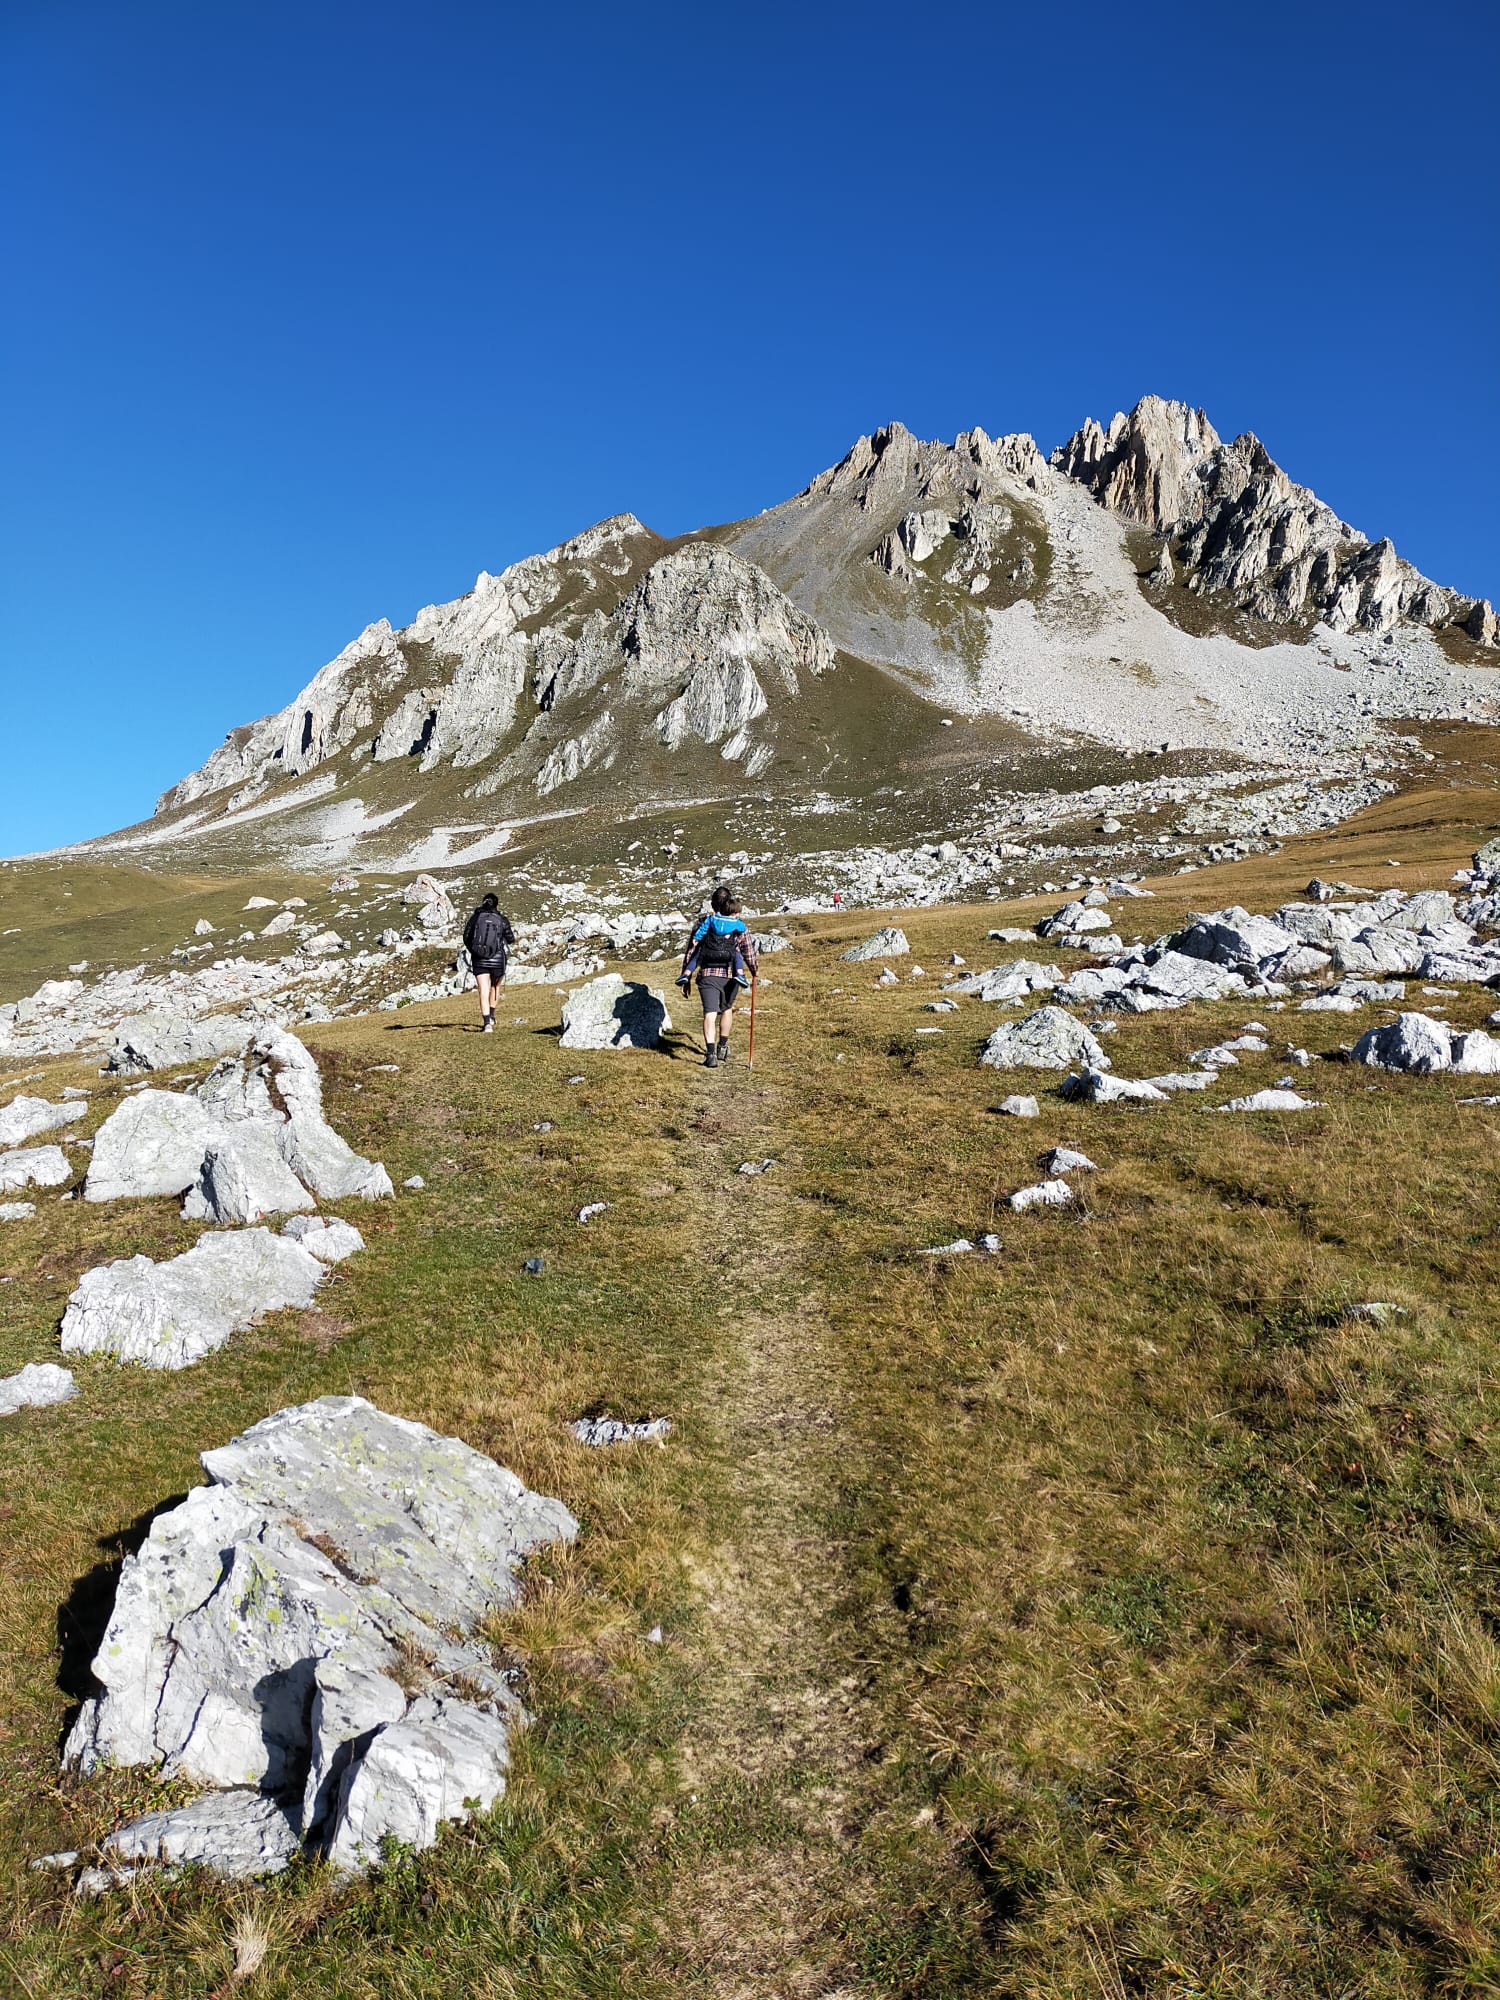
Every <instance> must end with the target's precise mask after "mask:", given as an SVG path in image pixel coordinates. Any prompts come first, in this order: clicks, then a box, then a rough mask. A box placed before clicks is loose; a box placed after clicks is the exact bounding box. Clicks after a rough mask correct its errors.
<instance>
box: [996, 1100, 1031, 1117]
mask: <svg viewBox="0 0 1500 2000" xmlns="http://www.w3.org/2000/svg"><path fill="white" fill-rule="evenodd" d="M996 1109H997V1110H998V1111H999V1112H1000V1114H1001V1116H1002V1117H1004V1118H1040V1116H1041V1115H1042V1109H1041V1106H1040V1105H1039V1104H1038V1103H1037V1101H1036V1099H1035V1098H1034V1097H1023V1096H1015V1097H1007V1098H1006V1099H1005V1101H1004V1102H1003V1103H1002V1104H1000V1105H998V1106H997V1107H996Z"/></svg>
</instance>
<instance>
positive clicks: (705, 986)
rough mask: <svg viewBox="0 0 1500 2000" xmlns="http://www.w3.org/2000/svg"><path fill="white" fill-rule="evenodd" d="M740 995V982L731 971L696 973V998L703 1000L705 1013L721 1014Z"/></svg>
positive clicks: (725, 1011)
mask: <svg viewBox="0 0 1500 2000" xmlns="http://www.w3.org/2000/svg"><path fill="white" fill-rule="evenodd" d="M739 995H740V982H739V981H738V980H737V979H736V978H735V976H734V974H733V973H731V972H700V973H699V974H698V998H699V999H700V1000H701V1001H702V1002H703V1011H704V1013H705V1014H723V1013H727V1011H728V1010H729V1009H730V1008H731V1007H732V1006H733V1005H734V1003H735V1001H736V1000H737V999H738V998H739Z"/></svg>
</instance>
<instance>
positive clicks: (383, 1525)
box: [64, 1396, 578, 1872]
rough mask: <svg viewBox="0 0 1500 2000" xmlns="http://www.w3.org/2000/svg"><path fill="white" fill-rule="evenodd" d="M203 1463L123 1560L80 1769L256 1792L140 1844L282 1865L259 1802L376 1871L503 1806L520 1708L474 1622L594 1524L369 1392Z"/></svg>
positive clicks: (276, 1421) (270, 1428) (332, 1851)
mask: <svg viewBox="0 0 1500 2000" xmlns="http://www.w3.org/2000/svg"><path fill="white" fill-rule="evenodd" d="M203 1466H204V1470H205V1471H206V1472H207V1474H208V1477H209V1481H210V1483H209V1484H208V1485H207V1486H203V1487H199V1488H198V1489H197V1490H196V1491H194V1492H193V1493H190V1494H189V1495H188V1497H187V1499H186V1500H185V1501H183V1502H182V1504H181V1505H180V1506H178V1507H175V1508H173V1509H171V1510H170V1511H169V1512H168V1513H165V1514H161V1515H158V1517H157V1518H156V1520H155V1521H154V1522H153V1523H152V1526H151V1532H150V1534H149V1536H148V1537H147V1539H146V1541H145V1543H144V1544H143V1546H142V1547H141V1549H140V1550H139V1552H138V1553H137V1554H135V1555H133V1556H131V1557H129V1558H128V1559H127V1561H126V1563H125V1566H124V1569H123V1570H122V1572H121V1576H120V1582H119V1586H118V1589H117V1591H116V1596H115V1606H114V1611H113V1614H112V1616H111V1619H110V1622H109V1625H108V1628H107V1629H106V1632H105V1635H104V1639H103V1642H102V1644H101V1646H100V1648H99V1652H98V1654H97V1656H96V1658H95V1660H94V1674H95V1677H96V1679H97V1681H98V1682H99V1683H100V1689H101V1691H100V1693H99V1694H97V1695H96V1696H94V1697H93V1698H92V1699H91V1700H89V1701H88V1702H86V1703H85V1704H84V1708H83V1711H82V1713H81V1715H80V1716H79V1719H78V1722H77V1724H76V1725H75V1727H74V1729H73V1731H72V1734H71V1735H70V1736H69V1738H68V1742H67V1745H66V1747H65V1751H64V1761H65V1763H67V1764H69V1765H72V1766H75V1767H77V1768H79V1769H80V1770H82V1771H83V1772H85V1773H89V1772H92V1771H95V1770H98V1769H100V1768H102V1767H105V1766H108V1765H111V1764H121V1765H134V1764H144V1765H149V1766H156V1767H159V1768H160V1769H162V1770H163V1772H164V1773H166V1774H169V1775H174V1776H177V1777H181V1778H186V1779H188V1780H189V1781H190V1782H196V1783H198V1784H201V1785H205V1786H211V1787H215V1788H253V1789H252V1791H251V1793H250V1796H249V1798H246V1797H245V1795H244V1793H243V1792H241V1793H240V1795H239V1796H238V1797H237V1798H236V1799H235V1801H234V1803H233V1804H229V1805H221V1806H216V1807H214V1808H212V1809H210V1808H208V1807H207V1806H206V1804H205V1802H203V1801H199V1802H197V1804H196V1805H195V1806H194V1807H193V1808H190V1809H189V1812H190V1814H193V1815H196V1817H195V1818H192V1819H191V1820H174V1821H173V1822H172V1824H170V1825H169V1826H166V1827H163V1826H161V1825H152V1826H150V1827H147V1828H145V1829H144V1830H143V1823H141V1822H137V1823H136V1825H135V1827H134V1828H133V1829H131V1830H130V1838H129V1840H128V1841H127V1842H126V1843H125V1848H126V1853H125V1855H124V1856H123V1857H122V1858H127V1859H128V1858H129V1855H130V1853H131V1852H132V1851H140V1850H143V1849H148V1848H150V1846H151V1843H152V1842H153V1841H154V1842H157V1843H162V1844H163V1845H164V1846H165V1852H166V1856H167V1858H169V1859H171V1858H177V1854H178V1850H176V1849H174V1848H173V1846H172V1845H171V1843H172V1842H185V1841H187V1840H188V1839H193V1840H195V1841H198V1842H199V1844H198V1845H197V1846H195V1847H194V1849H193V1852H192V1857H191V1858H196V1859H202V1860H205V1861H208V1862H209V1864H210V1865H214V1861H215V1856H216V1855H218V1854H221V1853H222V1854H224V1855H225V1856H226V1858H228V1859H229V1860H231V1861H232V1862H233V1866H234V1872H239V1868H240V1863H241V1858H242V1857H244V1856H245V1855H246V1853H247V1851H248V1853H249V1854H250V1856H251V1859H252V1861H253V1859H254V1856H255V1854H256V1852H257V1851H264V1852H265V1853H267V1854H269V1856H270V1857H271V1858H270V1860H269V1862H268V1864H267V1865H268V1866H272V1867H274V1866H277V1865H280V1861H278V1859H277V1858H276V1857H278V1856H280V1857H281V1858H282V1859H284V1858H285V1856H286V1855H287V1854H288V1853H289V1852H290V1851H291V1850H290V1849H289V1847H288V1845H287V1843H286V1841H285V1840H284V1838H283V1837H282V1835H281V1833H280V1830H279V1827H278V1825H277V1824H276V1822H275V1820H274V1816H273V1815H271V1814H268V1813H264V1812H255V1811H252V1810H251V1809H250V1808H251V1806H252V1804H253V1800H254V1798H255V1797H256V1796H258V1795H263V1796H265V1797H266V1798H268V1799H269V1800H270V1801H271V1802H272V1804H273V1806H274V1807H275V1808H276V1809H277V1810H279V1811H281V1812H283V1813H284V1815H285V1817H286V1820H287V1821H288V1823H289V1824H291V1825H293V1826H294V1827H295V1828H296V1829H297V1831H298V1834H299V1836H300V1839H299V1844H301V1845H305V1846H306V1847H307V1848H309V1849H310V1850H311V1851H314V1852H322V1853H327V1854H329V1855H330V1856H331V1857H332V1858H333V1860H334V1861H335V1862H336V1863H338V1864H339V1865H341V1866H345V1867H360V1866H364V1865H366V1864H367V1863H368V1862H369V1861H371V1860H373V1859H374V1858H375V1857H376V1855H377V1853H378V1850H379V1845H380V1842H381V1840H382V1839H383V1838H384V1837H385V1836H386V1835H394V1836H395V1837H396V1838H398V1839H401V1840H407V1841H411V1842H413V1843H415V1844H427V1843H429V1842H430V1841H431V1840H432V1839H433V1838H435V1836H436V1832H437V1828H438V1825H439V1823H440V1822H441V1821H442V1820H444V1819H455V1818H459V1817H461V1816H463V1814H464V1813H465V1811H466V1810H467V1803H466V1802H468V1801H471V1800H477V1801H478V1802H479V1804H480V1805H481V1806H485V1805H488V1804H490V1803H492V1802H493V1800H494V1798H495V1797H496V1796H497V1795H498V1793H499V1792H500V1790H501V1789H502V1788H503V1785H504V1776H505V1769H506V1764H507V1761H508V1752H507V1735H508V1731H509V1729H510V1728H511V1727H512V1726H513V1725H514V1723H515V1722H516V1721H517V1720H518V1719H519V1717H520V1711H519V1706H518V1704H517V1702H516V1699H515V1696H514V1694H513V1693H512V1691H511V1689H510V1687H509V1684H508V1682H507V1680H506V1678H505V1676H504V1675H503V1674H501V1673H499V1672H498V1671H497V1670H496V1668H495V1667H494V1665H493V1664H492V1661H491V1657H490V1649H489V1647H488V1645H487V1644H485V1643H484V1642H483V1641H482V1640H480V1639H478V1638H476V1636H475V1633H476V1628H477V1627H478V1625H479V1624H480V1622H481V1621H482V1620H483V1619H484V1618H485V1617H486V1616H487V1615H489V1614H491V1613H493V1612H494V1611H496V1610H500V1609H504V1608H505V1607H506V1606H508V1605H509V1604H511V1603H512V1602H513V1601H514V1598H515V1595H516V1591H517V1588H518V1572H519V1569H520V1565H521V1563H522V1562H523V1560H524V1559H525V1557H526V1556H527V1555H528V1554H529V1553H530V1552H531V1551H532V1550H533V1549H535V1548H537V1547H539V1546H540V1545H542V1544H544V1543H546V1542H550V1541H557V1540H570V1539H571V1538H572V1537H573V1535H574V1534H576V1532H577V1525H578V1524H577V1522H576V1521H575V1520H574V1518H573V1516H572V1515H571V1514H570V1513H569V1512H568V1510H567V1509H566V1508H565V1507H564V1506H562V1504H561V1503H560V1502H558V1501H556V1500H549V1499H547V1498H545V1497H543V1496H542V1495H540V1494H536V1493H530V1492H528V1491H527V1490H526V1488H525V1487H524V1486H522V1484H521V1482H520V1481H519V1480H518V1479H517V1478H516V1477H515V1475H514V1474H513V1473H511V1472H507V1471H505V1470H504V1469H503V1468H502V1467H500V1466H498V1465H496V1464H495V1463H494V1462H493V1461H492V1460H490V1459H487V1458H484V1457H482V1456H481V1455H480V1454H479V1453H478V1452H475V1451H472V1450H470V1448H469V1447H468V1446H467V1445H464V1444H461V1443H460V1442H459V1441H458V1440H456V1439H454V1438H444V1437H440V1436H439V1435H438V1434H437V1433H436V1432H433V1431H430V1430H427V1429H426V1428H425V1427H424V1426H422V1425H420V1424H415V1423H411V1422H408V1421H407V1420H405V1419H403V1418H400V1417H391V1416H387V1415H385V1414H384V1413H383V1412H381V1411H379V1410H377V1409H375V1408H374V1407H373V1406H372V1405H371V1404H369V1403H367V1402H365V1401H364V1399H363V1398H362V1397H358V1396H348V1397H343V1396H325V1397H323V1398H322V1399H321V1400H320V1401H318V1402H314V1403H307V1404H303V1405H301V1406H300V1407H298V1408H294V1409H288V1410H282V1411H280V1412H278V1413H277V1415H275V1416H273V1417H268V1418H266V1419H265V1421H264V1422H262V1423H259V1424H256V1425H255V1426H254V1427H253V1428H252V1429H251V1430H248V1431H246V1432H245V1433H244V1434H243V1436H241V1437H239V1438H236V1439H235V1440H234V1442H233V1443H232V1444H229V1445H226V1446H224V1447H222V1448H221V1449H219V1450H217V1451H209V1452H205V1453H204V1455H203ZM414 1662H425V1663H426V1664H425V1665H424V1666H423V1667H422V1668H421V1672H422V1674H423V1676H424V1678H425V1679H426V1681H427V1683H428V1685H427V1686H426V1688H425V1689H423V1690H422V1691H420V1692H418V1693H417V1694H415V1696H414V1697H413V1696H412V1695H411V1694H410V1693H409V1692H408V1691H407V1689H405V1688H403V1686H402V1685H400V1682H399V1680H398V1676H401V1677H405V1676H407V1675H409V1674H410V1673H411V1671H412V1667H413V1663H414ZM221 1823H222V1827H223V1833H222V1837H220V1836H218V1835H216V1836H215V1837H214V1838H213V1839H211V1840H208V1841H207V1842H206V1843H204V1842H203V1841H202V1840H201V1839H200V1836H199V1833H198V1831H197V1829H201V1828H202V1827H203V1826H204V1825H205V1824H209V1825H220V1824H221ZM116 1851H117V1852H118V1851H119V1850H116ZM180 1854H181V1858H184V1859H185V1858H189V1856H188V1854H187V1851H186V1849H185V1848H183V1849H181V1850H180Z"/></svg>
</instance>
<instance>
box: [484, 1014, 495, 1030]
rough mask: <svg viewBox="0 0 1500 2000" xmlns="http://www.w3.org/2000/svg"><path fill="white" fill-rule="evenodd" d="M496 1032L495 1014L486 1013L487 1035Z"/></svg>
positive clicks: (485, 1026) (485, 1027) (485, 1028)
mask: <svg viewBox="0 0 1500 2000" xmlns="http://www.w3.org/2000/svg"><path fill="white" fill-rule="evenodd" d="M494 1032H495V1017H494V1015H493V1014H486V1015H485V1017H484V1033H485V1034H487V1035H493V1034H494Z"/></svg>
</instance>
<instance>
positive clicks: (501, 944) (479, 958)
mask: <svg viewBox="0 0 1500 2000" xmlns="http://www.w3.org/2000/svg"><path fill="white" fill-rule="evenodd" d="M505 932H506V922H505V919H504V917H503V916H501V914H500V912H499V911H498V910H478V911H476V912H475V916H474V931H473V941H472V942H471V944H470V946H469V956H470V957H471V958H472V959H473V961H474V963H475V964H476V965H493V964H494V962H495V961H496V959H499V960H500V962H501V963H502V964H503V963H504V960H505Z"/></svg>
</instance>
